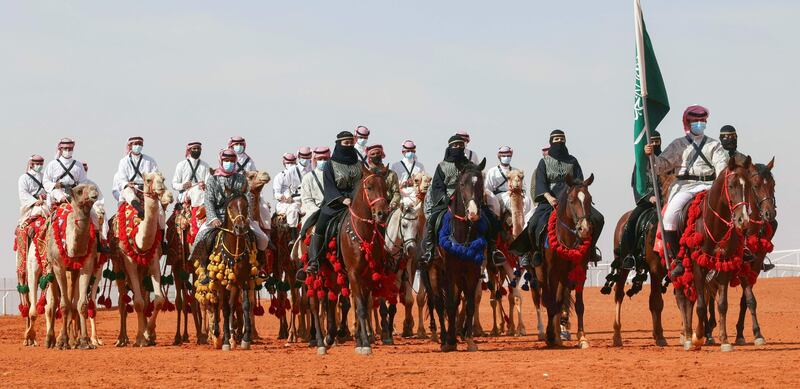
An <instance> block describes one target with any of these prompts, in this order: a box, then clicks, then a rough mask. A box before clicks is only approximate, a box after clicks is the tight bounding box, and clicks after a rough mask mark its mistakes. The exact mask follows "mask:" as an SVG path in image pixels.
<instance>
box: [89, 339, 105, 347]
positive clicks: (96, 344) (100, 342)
mask: <svg viewBox="0 0 800 389" xmlns="http://www.w3.org/2000/svg"><path fill="white" fill-rule="evenodd" d="M92 344H93V345H95V346H102V345H103V341H102V340H101V339H100V338H92Z"/></svg>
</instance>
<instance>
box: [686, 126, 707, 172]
mask: <svg viewBox="0 0 800 389" xmlns="http://www.w3.org/2000/svg"><path fill="white" fill-rule="evenodd" d="M686 140H688V141H689V144H690V145H692V148H693V149H694V154H693V155H692V156H691V157H690V158H689V161H688V163H687V164H686V170H685V171H684V172H683V174H689V168H691V167H692V166H693V165H694V163H695V161H697V158H698V157H699V158H701V159H702V160H703V162H705V163H706V165H708V167H710V168H712V169H713V168H714V165H712V164H711V162H710V161H709V160H708V158H706V156H705V154H703V146H705V145H706V141H707V140H708V137H706V136H704V137H703V140H702V141H701V142H700V145H699V146H698V145H696V144H695V143H694V141H692V138H690V137H689V136H688V135H687V136H686Z"/></svg>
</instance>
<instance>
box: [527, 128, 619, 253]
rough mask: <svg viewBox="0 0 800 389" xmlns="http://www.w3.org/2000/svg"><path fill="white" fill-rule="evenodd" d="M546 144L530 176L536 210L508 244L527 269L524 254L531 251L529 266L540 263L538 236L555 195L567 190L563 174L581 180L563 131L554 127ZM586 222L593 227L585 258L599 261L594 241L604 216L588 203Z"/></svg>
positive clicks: (600, 228) (544, 225) (550, 210)
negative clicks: (544, 154)
mask: <svg viewBox="0 0 800 389" xmlns="http://www.w3.org/2000/svg"><path fill="white" fill-rule="evenodd" d="M549 143H550V149H549V150H548V152H547V155H546V156H544V157H543V158H542V159H541V160H539V164H538V165H537V166H536V171H535V177H533V180H534V181H535V184H534V185H533V187H534V188H535V190H536V191H535V193H534V194H533V195H534V201H536V202H537V203H538V204H537V206H536V210H535V211H534V212H533V216H531V218H530V219H529V220H528V225H527V226H526V230H527V231H526V233H523V234H520V236H519V237H517V239H515V240H514V242H513V243H512V244H511V249H512V251H513V252H515V253H517V254H519V255H521V258H520V265H522V266H524V267H527V268H529V267H530V266H531V263H530V262H529V258H528V255H527V253H529V252H533V253H534V259H533V266H538V265H539V264H541V261H542V251H541V248H539V247H537V245H538V244H539V237H540V236H541V234H542V233H543V232H545V231H546V229H547V222H548V219H549V218H550V214H551V213H552V212H553V210H554V209H555V207H556V206H558V198H559V197H560V196H561V194H563V192H564V191H566V190H567V184H566V182H565V179H566V177H567V175H571V176H572V178H574V179H578V180H583V170H582V169H581V165H580V164H579V163H578V160H577V159H576V158H575V157H574V156H572V155H570V153H569V150H568V149H567V137H566V134H565V133H564V131H562V130H558V129H556V130H553V131H552V132H550V140H549ZM589 221H590V222H591V223H592V227H593V228H592V243H591V247H590V249H589V260H590V261H591V262H596V261H599V260H600V254H599V253H598V251H597V240H598V239H599V238H600V233H601V232H602V230H603V225H604V224H605V219H604V218H603V215H602V214H600V212H599V211H598V210H597V209H595V208H594V207H593V206H592V207H591V210H590V215H589Z"/></svg>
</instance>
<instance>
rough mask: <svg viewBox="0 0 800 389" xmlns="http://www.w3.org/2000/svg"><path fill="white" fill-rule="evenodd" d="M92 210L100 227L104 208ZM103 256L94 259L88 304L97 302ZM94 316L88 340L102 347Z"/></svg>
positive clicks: (90, 318)
mask: <svg viewBox="0 0 800 389" xmlns="http://www.w3.org/2000/svg"><path fill="white" fill-rule="evenodd" d="M94 209H95V213H96V214H97V221H98V223H97V224H98V225H100V226H102V225H103V224H104V223H105V220H106V209H105V207H102V206H96V207H94ZM102 238H106V237H105V236H103V237H102ZM98 239H100V232H98ZM101 240H102V239H101ZM103 255H104V254H102V253H100V252H98V253H97V256H96V257H95V271H94V275H93V276H92V280H93V282H92V285H91V286H90V287H89V301H91V303H90V304H97V303H96V301H97V286H98V285H99V284H100V280H102V279H103V265H104V264H105V263H104V262H103V263H101V261H102V259H101V258H100V257H101V256H103ZM106 260H107V259H106ZM97 308H99V307H98V306H97V305H95V312H96V311H97ZM94 316H95V315H91V316H89V324H90V326H91V335H90V336H89V339H90V340H91V342H92V344H93V345H95V346H102V345H103V341H102V340H101V339H100V338H98V337H97V323H95V317H94Z"/></svg>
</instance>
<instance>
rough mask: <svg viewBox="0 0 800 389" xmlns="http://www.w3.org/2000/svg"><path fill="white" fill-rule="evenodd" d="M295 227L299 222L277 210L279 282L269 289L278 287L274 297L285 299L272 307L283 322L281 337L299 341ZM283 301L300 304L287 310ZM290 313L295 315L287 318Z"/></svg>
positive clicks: (275, 273)
mask: <svg viewBox="0 0 800 389" xmlns="http://www.w3.org/2000/svg"><path fill="white" fill-rule="evenodd" d="M295 227H296V226H290V225H289V224H287V223H286V216H285V215H279V214H274V215H273V216H272V229H271V231H270V239H271V240H272V241H273V242H274V243H275V249H274V250H273V256H272V257H273V265H272V274H271V277H272V280H273V282H274V283H275V287H274V288H272V287H271V288H269V289H270V292H272V290H273V289H274V292H275V293H274V294H275V296H274V299H275V300H276V301H277V302H282V304H281V305H279V306H278V308H277V309H274V310H270V312H274V314H275V316H276V317H277V318H278V321H279V323H280V324H279V326H278V339H287V340H288V341H289V342H296V341H297V336H298V330H297V325H296V321H297V314H299V313H300V312H299V307H298V305H299V304H300V302H299V300H300V294H299V290H298V288H297V287H296V286H295V283H296V282H295V281H296V279H295V274H296V273H297V264H296V263H295V261H293V260H292V259H291V251H292V247H291V246H290V245H289V243H290V241H291V239H292V237H291V236H290V235H291V228H295ZM298 240H299V239H298ZM290 298H291V300H290ZM290 301H291V303H290ZM283 304H291V307H292V308H297V310H294V309H293V310H290V311H287V310H286V309H285V308H286V307H285V306H284V305H283ZM295 312H296V313H295ZM287 314H290V315H292V317H291V320H289V319H287V317H286V315H287ZM301 334H302V331H301Z"/></svg>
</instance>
